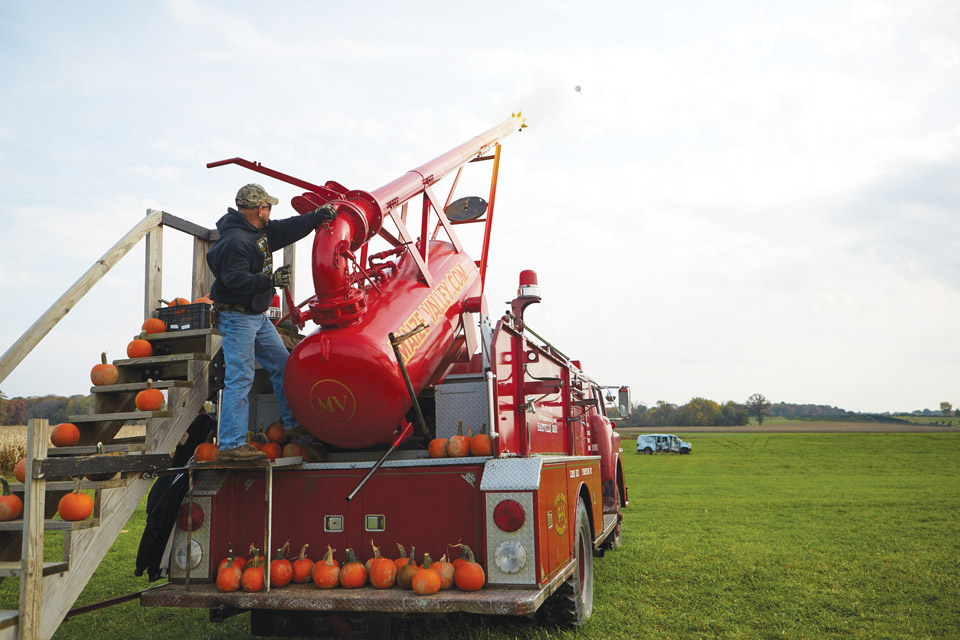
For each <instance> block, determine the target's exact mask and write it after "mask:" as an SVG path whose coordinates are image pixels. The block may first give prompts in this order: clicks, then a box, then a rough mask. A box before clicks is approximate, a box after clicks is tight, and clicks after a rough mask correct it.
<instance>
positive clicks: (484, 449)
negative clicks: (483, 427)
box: [470, 433, 493, 456]
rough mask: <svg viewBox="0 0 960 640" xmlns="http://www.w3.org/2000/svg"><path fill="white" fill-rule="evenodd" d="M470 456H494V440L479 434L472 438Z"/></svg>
mask: <svg viewBox="0 0 960 640" xmlns="http://www.w3.org/2000/svg"><path fill="white" fill-rule="evenodd" d="M470 455H474V456H492V455H493V439H491V438H490V436H488V435H487V434H485V433H478V434H477V435H475V436H473V437H472V438H470Z"/></svg>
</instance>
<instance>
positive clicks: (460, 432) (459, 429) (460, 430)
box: [457, 420, 463, 436]
mask: <svg viewBox="0 0 960 640" xmlns="http://www.w3.org/2000/svg"><path fill="white" fill-rule="evenodd" d="M457 435H458V436H462V435H463V420H457Z"/></svg>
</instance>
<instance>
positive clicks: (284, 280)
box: [270, 264, 293, 287]
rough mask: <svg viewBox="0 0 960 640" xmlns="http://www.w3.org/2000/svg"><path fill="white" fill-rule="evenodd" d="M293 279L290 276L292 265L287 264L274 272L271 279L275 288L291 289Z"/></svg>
mask: <svg viewBox="0 0 960 640" xmlns="http://www.w3.org/2000/svg"><path fill="white" fill-rule="evenodd" d="M292 279H293V278H291V276H290V265H288V264H285V265H283V266H282V267H280V268H279V269H277V270H276V271H274V272H273V275H272V276H271V277H270V280H271V282H273V286H275V287H289V286H290V281H291V280H292Z"/></svg>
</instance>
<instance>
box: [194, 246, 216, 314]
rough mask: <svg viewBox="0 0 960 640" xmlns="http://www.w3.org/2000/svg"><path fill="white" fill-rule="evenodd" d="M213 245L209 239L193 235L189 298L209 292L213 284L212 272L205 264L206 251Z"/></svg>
mask: <svg viewBox="0 0 960 640" xmlns="http://www.w3.org/2000/svg"><path fill="white" fill-rule="evenodd" d="M212 245H213V243H212V242H210V241H209V240H204V239H203V238H197V237H194V239H193V280H192V282H191V286H190V291H191V292H192V293H191V294H190V295H192V296H193V297H192V298H191V300H196V299H197V298H199V297H200V296H205V295H207V294H208V293H210V286H211V285H212V284H213V272H212V271H210V267H209V266H208V265H207V251H209V250H210V247H211V246H212Z"/></svg>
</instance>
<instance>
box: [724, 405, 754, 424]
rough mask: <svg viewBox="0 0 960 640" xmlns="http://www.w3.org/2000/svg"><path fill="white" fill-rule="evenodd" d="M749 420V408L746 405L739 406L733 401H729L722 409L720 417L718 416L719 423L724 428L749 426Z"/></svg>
mask: <svg viewBox="0 0 960 640" xmlns="http://www.w3.org/2000/svg"><path fill="white" fill-rule="evenodd" d="M749 419H750V416H749V415H748V413H747V408H746V407H745V406H744V405H742V404H737V403H736V402H734V401H733V400H728V401H727V403H726V404H724V405H723V407H721V408H720V415H719V416H718V421H717V423H718V424H719V425H720V426H724V427H737V426H740V425H744V424H747V422H749Z"/></svg>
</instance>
